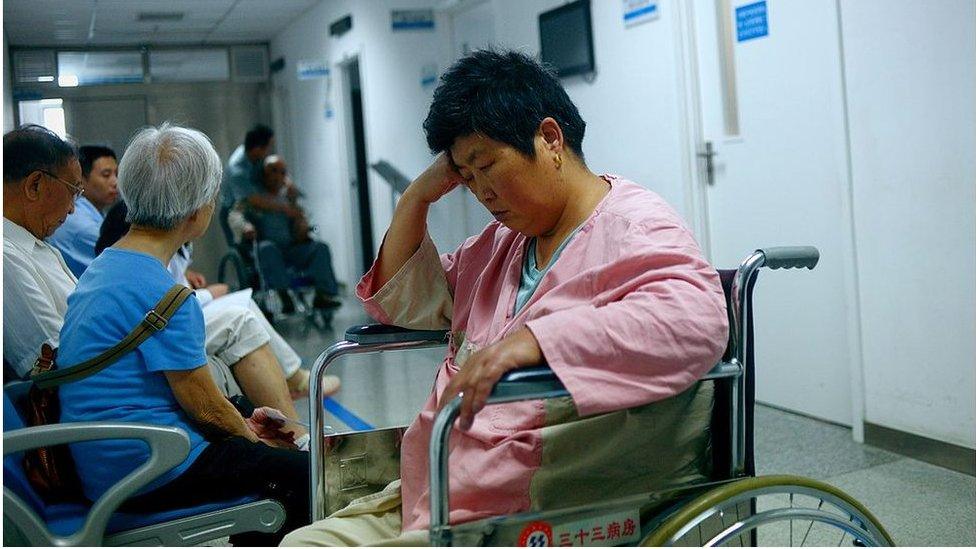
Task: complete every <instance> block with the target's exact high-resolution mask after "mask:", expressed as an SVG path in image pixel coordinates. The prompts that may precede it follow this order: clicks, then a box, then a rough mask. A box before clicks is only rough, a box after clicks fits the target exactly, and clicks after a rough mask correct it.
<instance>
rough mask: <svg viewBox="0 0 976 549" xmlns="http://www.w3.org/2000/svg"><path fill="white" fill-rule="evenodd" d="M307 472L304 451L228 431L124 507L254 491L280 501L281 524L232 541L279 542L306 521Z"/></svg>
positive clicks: (180, 503)
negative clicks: (283, 515) (180, 471)
mask: <svg viewBox="0 0 976 549" xmlns="http://www.w3.org/2000/svg"><path fill="white" fill-rule="evenodd" d="M308 472H309V463H308V453H307V452H299V451H297V450H285V449H282V448H272V447H270V446H267V445H266V444H262V443H257V442H250V441H248V440H247V439H244V438H242V437H228V438H226V439H223V440H219V441H216V442H211V443H210V445H209V446H208V447H207V448H206V449H204V451H203V452H201V453H200V455H199V456H197V459H196V461H194V462H193V464H192V465H190V467H189V468H188V469H187V470H186V471H184V472H183V474H182V475H180V476H178V477H176V478H175V479H173V480H171V481H170V482H168V483H166V484H164V485H163V486H160V487H159V488H157V489H155V490H153V491H151V492H147V493H145V494H142V495H140V496H136V497H134V498H132V499H130V500H128V501H127V502H125V504H123V506H122V509H123V510H125V511H135V512H143V513H147V512H158V511H163V510H166V509H174V508H180V507H191V506H194V505H201V504H204V503H209V502H214V501H221V500H227V499H234V498H239V497H243V496H248V495H257V496H259V497H262V498H268V499H273V500H275V501H277V502H279V503H281V504H282V506H284V508H285V513H286V518H285V524H284V525H283V526H282V527H281V529H280V530H278V531H277V532H275V533H273V534H262V533H256V532H249V533H244V534H238V535H236V536H231V543H232V544H234V545H237V546H241V545H250V546H262V547H270V546H277V545H278V543H280V542H281V538H283V537H284V536H285V534H287V533H288V532H291V531H292V530H294V529H296V528H299V527H301V526H304V525H306V524H308V523H309V517H310V513H309V478H308Z"/></svg>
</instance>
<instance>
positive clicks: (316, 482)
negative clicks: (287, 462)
mask: <svg viewBox="0 0 976 549" xmlns="http://www.w3.org/2000/svg"><path fill="white" fill-rule="evenodd" d="M444 344H445V343H444V341H432V340H423V341H399V342H391V343H370V344H368V345H361V344H359V343H355V342H352V341H339V342H337V343H335V344H333V345H332V346H330V347H329V348H328V349H326V350H325V351H322V354H320V355H319V356H318V358H316V359H315V363H314V364H313V365H312V370H311V374H310V375H309V387H308V424H309V437H310V438H309V445H310V446H309V463H310V468H311V474H310V482H311V485H312V490H311V507H310V509H311V511H312V521H313V522H314V521H316V520H321V519H324V518H325V502H326V501H327V500H328V498H327V497H325V496H326V495H327V492H328V490H329V487H328V486H326V485H325V476H324V475H323V474H322V466H323V463H322V460H323V459H324V457H325V438H324V437H323V436H322V433H323V431H324V430H325V414H324V413H323V412H322V400H323V398H324V395H323V394H322V378H323V377H324V376H325V372H326V370H327V369H328V367H329V366H330V365H331V364H332V363H333V362H335V361H336V360H338V359H339V358H340V357H343V356H346V355H358V354H369V353H381V352H383V351H400V350H406V349H427V348H431V347H441V346H443V345H444ZM320 494H321V495H320Z"/></svg>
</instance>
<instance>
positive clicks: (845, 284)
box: [688, 0, 861, 427]
mask: <svg viewBox="0 0 976 549" xmlns="http://www.w3.org/2000/svg"><path fill="white" fill-rule="evenodd" d="M737 9H740V10H742V11H740V14H741V16H742V17H740V19H742V21H741V23H742V24H744V26H743V28H742V29H738V28H737V17H736V11H737ZM762 11H765V17H766V21H765V34H764V31H763V22H762V20H761V16H762V13H761V12H762ZM747 12H748V13H747ZM688 15H689V18H688V19H689V20H690V21H691V22H692V25H693V27H694V28H693V32H694V37H695V43H696V48H695V49H696V50H697V53H698V55H697V58H693V59H692V61H693V62H697V73H698V77H699V80H698V84H699V89H700V100H701V104H700V111H699V112H700V124H701V131H702V134H703V135H702V137H703V138H704V140H705V141H708V142H710V143H711V144H712V147H713V150H714V152H715V153H716V156H715V157H714V168H715V169H714V176H713V178H712V181H711V182H710V183H709V182H705V181H702V183H701V186H702V187H703V188H704V190H703V191H702V190H701V189H698V192H700V193H702V194H703V195H704V196H703V197H702V199H703V200H702V201H703V202H704V204H705V207H704V208H703V210H704V212H706V213H705V214H704V215H705V217H706V219H704V220H703V221H704V223H705V224H707V227H708V231H707V232H708V241H709V244H710V253H711V256H712V258H711V259H712V261H713V263H714V264H715V265H717V266H721V267H729V266H733V265H736V264H737V263H738V262H739V261H740V260H741V259H742V258H743V257H744V256H745V255H747V254H749V253H750V252H752V251H753V250H755V249H756V248H759V247H765V246H784V245H813V246H816V247H817V248H819V249H820V252H821V260H820V264H819V265H818V266H817V268H816V269H815V270H814V271H812V272H811V271H806V270H803V271H768V270H764V271H763V272H762V273H761V274H760V276H759V281H758V283H757V286H756V294H755V306H754V311H755V315H756V331H755V336H756V361H757V366H758V370H757V374H756V382H757V398H758V399H759V400H760V401H762V402H766V403H769V404H772V405H774V406H778V407H782V408H786V409H789V410H793V411H797V412H801V413H804V414H808V415H812V416H815V417H819V418H823V419H826V420H829V421H833V422H837V423H840V424H844V425H852V424H857V427H859V426H860V421H861V417H860V412H858V413H856V414H855V413H854V412H853V410H854V409H855V407H854V405H853V403H852V399H854V398H857V399H860V396H859V395H860V393H859V389H860V387H859V385H856V383H857V382H856V379H857V377H856V376H854V375H852V372H858V375H859V370H858V368H859V367H860V366H859V365H858V360H859V351H858V345H859V343H858V341H857V322H856V320H857V317H856V314H857V310H856V308H855V307H856V302H857V296H856V295H855V286H854V283H853V273H854V271H853V269H854V267H853V252H852V247H851V221H850V219H851V218H850V213H849V197H848V189H849V187H848V169H847V165H848V163H847V157H846V151H847V149H846V140H845V135H846V134H845V127H844V117H845V115H844V102H843V86H842V78H841V65H840V47H839V35H838V32H839V26H838V15H837V9H836V4H835V2H830V1H817V2H800V1H794V0H768V1H767V2H756V1H755V0H738V1H729V0H695V1H694V3H693V4H692V9H691V11H690V12H689V14H688ZM723 18H724V22H725V23H726V24H727V26H726V27H725V28H724V29H723V27H722V23H723ZM740 30H741V32H742V33H743V34H742V35H741V36H740V34H739V31H740ZM750 36H752V38H749V37H750ZM723 48H725V52H724V54H723ZM729 54H730V55H729ZM692 55H693V54H692ZM723 66H724V73H725V75H727V76H726V77H723ZM736 126H737V127H736ZM702 145H703V144H702ZM702 179H706V178H704V177H703V178H702ZM852 380H855V381H854V382H855V389H854V390H852ZM858 402H859V400H858Z"/></svg>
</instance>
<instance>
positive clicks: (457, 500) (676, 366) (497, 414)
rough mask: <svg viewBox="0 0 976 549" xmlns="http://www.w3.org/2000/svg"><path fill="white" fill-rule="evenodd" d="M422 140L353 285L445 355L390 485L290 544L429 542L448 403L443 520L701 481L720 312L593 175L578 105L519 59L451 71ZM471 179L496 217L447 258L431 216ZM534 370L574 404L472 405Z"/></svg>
mask: <svg viewBox="0 0 976 549" xmlns="http://www.w3.org/2000/svg"><path fill="white" fill-rule="evenodd" d="M424 129H425V131H426V134H427V142H428V144H429V146H430V148H431V149H432V150H433V151H434V152H435V153H439V156H438V157H437V158H436V159H435V160H434V162H433V163H432V164H431V166H430V167H429V168H428V169H427V170H426V171H425V172H424V173H423V174H421V175H420V176H419V177H418V178H417V179H416V180H415V181H414V182H413V183H412V184H411V185H410V187H409V188H408V189H407V191H406V192H405V193H404V194H403V196H402V197H401V198H400V200H399V202H398V203H397V207H396V211H395V212H394V216H393V220H392V222H391V224H390V228H389V230H388V231H387V234H386V238H385V241H384V244H383V246H382V248H381V250H380V253H379V256H378V258H377V260H376V262H375V263H374V265H373V267H372V269H371V270H370V271H369V272H368V273H367V274H366V276H365V277H364V278H363V279H362V280H361V281H360V283H359V285H358V287H357V294H358V295H359V297H360V298H361V299H362V300H363V301H364V304H365V307H366V310H367V312H369V313H370V315H371V316H373V317H374V318H375V319H376V320H378V321H380V322H383V323H385V324H395V325H398V326H403V327H407V328H415V329H450V343H449V348H448V353H447V356H446V357H445V359H444V362H443V363H442V365H441V367H440V370H439V371H438V375H437V378H436V381H435V385H434V390H433V391H432V393H431V396H430V398H429V399H428V401H427V403H426V405H425V406H424V409H423V410H422V411H421V413H420V415H419V416H418V417H417V419H416V420H415V421H414V422H413V424H412V425H411V427H410V429H409V430H408V431H407V433H406V435H405V436H404V439H403V444H402V450H401V467H400V473H401V478H400V480H398V481H395V482H393V483H391V484H390V485H389V486H387V487H386V488H385V489H384V490H382V491H381V492H379V493H377V494H373V495H370V496H367V497H364V498H361V499H359V500H355V501H353V502H352V503H350V504H349V505H348V506H347V507H346V508H344V509H342V510H340V511H338V512H336V513H334V514H333V515H332V516H331V517H329V518H327V519H325V520H323V521H319V522H317V523H315V524H312V525H310V526H308V527H305V528H301V529H299V530H297V531H295V532H293V533H291V534H289V535H288V536H286V537H285V539H284V541H283V544H284V545H326V546H330V545H377V544H403V545H416V544H425V543H426V542H427V535H428V532H427V530H426V528H427V527H428V525H429V522H430V517H429V501H428V496H429V494H428V478H429V471H428V460H427V449H428V444H429V440H430V436H431V429H432V423H433V419H434V417H435V414H436V412H437V411H438V409H440V408H441V407H443V406H444V405H445V404H446V403H448V402H450V401H451V400H452V399H453V398H454V397H455V396H456V395H463V403H462V406H461V411H460V416H459V420H458V426H459V427H460V431H459V432H458V433H456V434H455V436H454V437H452V439H451V444H450V451H451V464H452V467H451V469H450V501H451V514H450V521H451V523H452V524H457V523H464V522H469V521H473V520H478V519H481V518H486V517H491V516H496V515H506V514H512V513H518V512H523V511H530V510H540V509H550V508H556V507H569V506H573V505H579V504H582V503H586V502H592V501H594V500H599V499H609V498H613V497H619V496H623V495H628V494H637V493H641V492H647V491H653V490H656V489H661V488H664V487H667V486H671V485H674V484H679V483H687V482H690V481H694V480H700V479H703V478H705V477H706V476H707V475H708V473H709V466H710V462H709V460H708V458H707V455H708V451H707V450H708V440H709V439H708V434H707V426H708V423H709V418H710V415H711V394H710V388H709V386H706V385H702V384H698V383H696V382H697V380H699V379H700V378H701V376H703V375H704V374H705V373H706V372H707V371H708V370H709V369H710V368H711V367H712V365H714V364H715V362H716V361H717V360H718V358H719V357H720V355H721V354H722V351H723V349H724V348H725V344H726V341H727V335H728V326H727V317H726V305H725V298H724V294H723V291H722V287H721V284H720V281H719V277H718V274H717V272H716V271H715V269H714V268H712V267H711V266H710V265H709V264H708V263H707V261H705V260H704V259H703V258H702V254H701V251H700V250H699V247H698V245H697V243H696V242H695V240H694V238H693V237H692V235H691V233H690V231H689V230H688V229H687V228H686V227H685V225H684V223H683V222H682V221H681V219H680V218H679V216H678V215H677V214H676V213H675V212H674V210H673V209H672V208H671V207H670V206H668V205H667V204H666V203H665V202H664V201H663V200H662V199H661V198H660V197H658V196H657V195H656V194H654V193H652V192H650V191H648V190H646V189H644V188H642V187H640V186H638V185H636V184H635V183H632V182H629V181H627V180H625V179H622V178H620V177H618V176H614V175H609V174H605V175H597V174H595V173H593V172H591V171H590V170H589V168H588V167H587V166H586V164H585V161H584V157H583V150H582V141H583V135H584V129H585V123H584V122H583V120H582V118H581V117H580V115H579V113H578V111H577V109H576V107H575V105H573V103H572V102H571V100H570V99H569V97H568V96H567V94H566V92H565V91H564V90H563V88H562V86H561V85H560V84H559V81H558V80H557V79H556V78H555V76H553V75H552V74H551V73H550V72H548V71H547V70H546V69H545V68H543V67H542V66H540V65H539V64H538V63H537V62H536V61H534V60H532V59H530V58H529V57H527V56H525V55H523V54H520V53H515V52H489V51H480V52H476V53H474V54H471V55H469V56H468V57H465V58H463V59H461V60H460V61H458V62H457V64H455V65H454V66H453V67H452V68H451V69H450V70H449V71H448V72H447V73H446V74H445V75H444V76H443V77H442V80H441V84H440V86H439V87H438V88H437V90H436V91H435V93H434V99H433V103H432V105H431V108H430V112H429V114H428V116H427V119H426V121H425V123H424ZM462 185H463V186H465V187H467V189H468V190H469V191H470V192H472V193H474V195H475V196H476V197H477V198H478V200H479V201H480V202H481V203H482V204H483V205H484V206H485V207H486V208H487V209H488V210H489V211H490V212H491V213H492V215H493V216H494V217H495V220H496V221H494V222H492V223H490V224H489V225H488V226H487V227H486V228H485V229H484V230H483V231H482V232H481V234H479V235H477V236H474V237H471V238H469V239H468V240H467V241H466V242H465V243H464V244H463V245H462V246H461V247H460V248H459V249H457V250H456V251H454V252H453V253H449V254H438V251H437V250H436V248H435V247H434V245H433V243H432V241H431V240H430V238H429V236H428V235H427V232H426V218H427V213H428V211H429V209H430V207H431V206H432V204H434V203H435V202H436V201H437V200H439V199H440V198H441V197H443V196H444V195H446V194H447V193H449V192H451V191H452V190H453V189H454V188H455V187H458V186H462ZM540 363H546V364H548V366H549V367H550V368H551V369H552V370H553V371H554V372H555V374H556V375H557V376H558V377H559V379H560V381H561V382H562V383H563V384H564V385H565V387H566V388H567V390H568V391H569V393H570V395H571V398H565V399H556V400H551V401H546V402H545V403H543V402H540V401H532V402H522V403H510V404H502V405H497V406H492V407H491V408H488V409H486V410H484V411H482V408H483V407H484V405H485V402H486V399H487V397H488V395H489V393H490V391H491V389H492V387H493V386H494V384H495V383H496V382H497V381H498V380H499V379H500V378H501V377H502V376H503V375H504V374H505V373H506V372H508V371H510V370H512V369H515V368H519V367H523V366H530V365H537V364H540ZM637 464H640V465H641V466H640V467H637Z"/></svg>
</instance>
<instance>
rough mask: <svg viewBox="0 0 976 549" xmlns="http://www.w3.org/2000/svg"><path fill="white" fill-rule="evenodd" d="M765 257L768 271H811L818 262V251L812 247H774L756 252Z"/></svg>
mask: <svg viewBox="0 0 976 549" xmlns="http://www.w3.org/2000/svg"><path fill="white" fill-rule="evenodd" d="M756 251H757V252H759V253H761V254H763V256H765V258H766V261H765V263H766V264H765V266H766V267H769V268H770V269H801V268H804V267H806V268H807V269H813V268H814V267H816V266H817V263H818V262H819V261H820V250H818V249H817V248H815V247H813V246H776V247H773V248H761V249H759V250H756Z"/></svg>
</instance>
